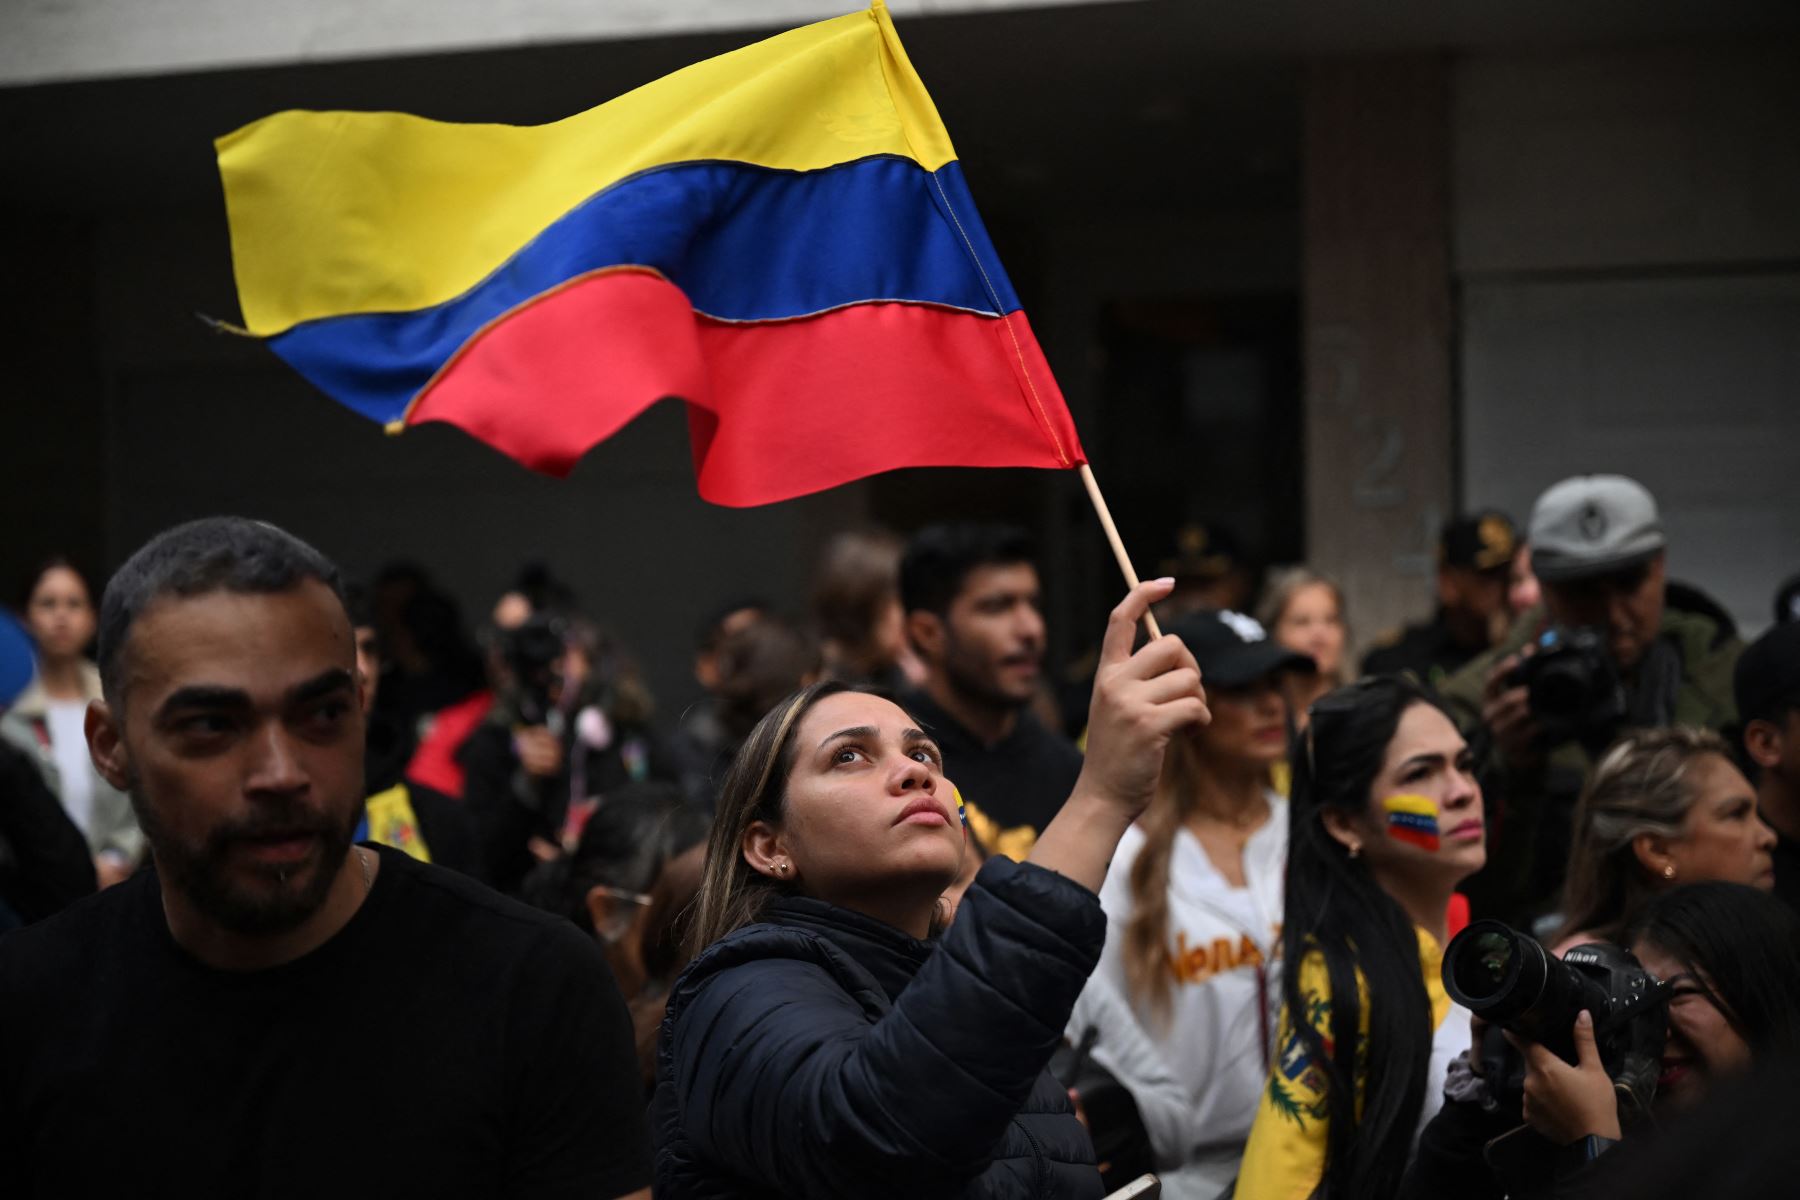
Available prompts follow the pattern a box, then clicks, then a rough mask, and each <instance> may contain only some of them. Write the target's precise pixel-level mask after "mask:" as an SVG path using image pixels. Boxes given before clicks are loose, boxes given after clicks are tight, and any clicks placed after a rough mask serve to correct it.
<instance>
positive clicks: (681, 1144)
mask: <svg viewBox="0 0 1800 1200" xmlns="http://www.w3.org/2000/svg"><path fill="white" fill-rule="evenodd" d="M1170 586H1171V582H1170V581H1169V580H1159V581H1157V582H1154V583H1149V584H1144V585H1142V586H1140V587H1138V588H1137V589H1135V590H1134V591H1133V592H1132V593H1131V594H1130V595H1129V596H1128V597H1127V598H1126V600H1125V601H1124V602H1123V603H1122V604H1120V605H1119V607H1118V608H1116V609H1115V610H1114V611H1113V614H1112V618H1111V621H1110V623H1109V626H1108V629H1107V636H1106V643H1105V649H1104V650H1103V652H1102V658H1101V666H1100V672H1099V675H1098V677H1097V680H1096V686H1095V692H1094V703H1093V708H1092V710H1091V723H1090V727H1089V728H1090V733H1089V742H1088V755H1087V759H1086V763H1085V765H1084V766H1083V769H1082V774H1081V778H1080V780H1079V781H1078V782H1077V784H1076V786H1075V789H1074V792H1073V793H1072V794H1071V796H1070V797H1069V800H1068V803H1067V804H1065V805H1064V806H1063V807H1062V809H1061V811H1060V812H1059V813H1058V814H1057V816H1056V818H1055V819H1054V820H1053V821H1052V822H1050V824H1049V826H1048V828H1046V829H1045V830H1044V832H1043V835H1042V836H1041V837H1040V838H1039V839H1038V840H1037V843H1036V845H1035V846H1034V847H1033V849H1032V852H1031V856H1030V858H1029V859H1028V860H1027V861H1025V862H1022V863H1019V862H1012V861H1010V860H1007V859H1004V858H999V857H996V858H993V859H990V860H989V861H988V862H987V864H986V865H985V866H983V867H982V869H981V871H980V873H979V874H977V875H976V876H975V878H974V882H973V883H972V884H971V885H970V886H969V888H968V890H967V891H966V892H965V893H964V894H963V895H962V897H961V901H960V903H959V904H956V905H955V908H954V920H953V921H952V922H951V923H950V924H949V926H948V929H947V930H946V931H945V932H943V933H942V934H941V935H940V936H936V937H934V936H933V935H932V930H933V928H934V926H936V927H941V926H942V925H943V923H944V919H945V917H946V915H947V914H948V910H949V909H950V908H951V901H950V898H949V897H947V896H946V895H945V893H946V891H947V890H948V889H950V888H951V887H952V884H953V882H954V881H956V880H957V879H958V878H959V877H961V873H962V865H963V860H964V857H965V855H966V854H967V853H968V839H967V835H966V834H965V833H964V831H963V829H962V828H961V827H960V823H959V821H958V819H957V812H956V809H957V801H956V793H955V789H954V788H953V787H952V786H951V784H950V783H949V781H948V780H946V779H945V778H944V775H943V767H942V756H941V753H940V751H939V750H938V748H937V746H936V744H935V743H933V742H932V740H931V739H930V738H929V737H927V736H926V734H925V733H924V732H923V731H922V730H921V729H920V728H919V727H918V723H917V722H916V721H915V720H914V719H913V718H912V717H911V715H910V714H908V713H907V712H905V711H904V710H903V709H901V708H900V707H899V706H898V705H896V704H894V703H892V702H891V701H888V700H885V699H882V698H881V697H879V696H876V695H872V694H870V693H868V692H863V691H858V690H855V689H853V688H847V687H845V686H844V685H843V684H839V683H822V684H816V685H814V686H813V687H811V688H808V689H806V690H804V691H802V692H800V693H799V694H797V695H796V696H793V697H791V698H790V699H789V700H787V701H786V702H785V703H783V704H781V705H779V706H777V707H776V708H775V710H774V711H772V712H771V713H770V714H769V715H768V716H767V717H765V718H764V719H763V721H762V722H761V723H760V724H759V725H758V726H757V728H756V729H755V730H754V731H753V732H752V733H751V735H750V738H749V740H748V741H747V742H746V743H745V746H744V749H743V751H742V752H741V753H740V755H739V757H738V760H737V762H736V763H735V764H734V765H733V768H732V773H731V775H730V777H729V778H728V779H727V781H726V784H725V788H724V791H723V794H722V795H721V798H720V804H719V809H718V817H717V822H716V824H715V826H714V830H713V836H712V839H711V843H710V846H709V848H708V849H709V853H708V863H707V870H706V877H705V880H704V882H703V883H702V886H701V892H700V899H699V909H698V912H697V914H696V918H695V925H696V928H695V934H694V940H695V944H697V945H705V946H706V949H704V950H703V951H701V953H700V954H699V955H698V957H696V959H695V960H694V962H693V963H692V964H690V965H689V967H688V969H687V971H686V972H685V973H684V974H683V975H682V977H681V978H680V979H679V980H678V981H677V983H676V985H675V988H674V990H673V993H672V994H671V997H670V1001H669V1015H668V1018H667V1020H666V1021H665V1023H664V1026H663V1030H662V1035H661V1041H660V1045H659V1049H658V1064H657V1065H658V1071H657V1086H656V1094H655V1098H654V1100H653V1102H652V1108H651V1120H652V1130H653V1133H654V1135H655V1137H656V1140H657V1154H656V1195H657V1196H658V1198H659V1200H686V1198H690V1197H702V1196H719V1195H733V1196H783V1197H841V1196H857V1197H861V1198H867V1200H884V1198H886V1197H893V1198H895V1200H901V1198H903V1197H904V1198H906V1200H914V1198H916V1197H920V1196H964V1197H1033V1198H1039V1200H1058V1198H1064V1197H1067V1198H1077V1197H1079V1198H1084V1200H1093V1198H1097V1197H1099V1196H1100V1194H1101V1182H1100V1175H1099V1172H1098V1171H1097V1170H1096V1168H1095V1167H1094V1165H1093V1147H1092V1144H1091V1142H1090V1141H1089V1138H1088V1135H1087V1132H1086V1130H1085V1129H1083V1128H1082V1126H1081V1125H1080V1124H1079V1122H1078V1121H1077V1119H1076V1117H1075V1114H1074V1112H1073V1110H1072V1108H1071V1106H1070V1103H1069V1099H1068V1095H1067V1092H1066V1090H1065V1089H1064V1088H1063V1087H1062V1085H1060V1084H1058V1083H1057V1082H1056V1081H1055V1079H1054V1078H1053V1077H1052V1076H1051V1075H1050V1074H1049V1073H1048V1072H1047V1071H1046V1070H1045V1067H1046V1065H1047V1064H1048V1062H1049V1060H1050V1056H1051V1054H1052V1052H1053V1051H1054V1050H1055V1049H1056V1048H1057V1045H1058V1043H1059V1042H1060V1040H1061V1035H1062V1030H1063V1027H1064V1024H1065V1023H1066V1022H1067V1020H1068V1016H1069V1012H1070V1010H1071V1009H1072V1008H1073V1006H1074V1003H1075V999H1076V997H1077V996H1078V995H1079V994H1080V992H1081V989H1082V986H1083V984H1084V983H1085V982H1086V980H1087V977H1088V974H1089V973H1090V972H1091V971H1092V970H1093V968H1094V964H1095V962H1096V961H1097V960H1098V958H1099V954H1100V949H1101V946H1102V944H1103V942H1104V940H1105V929H1106V920H1105V916H1104V914H1103V913H1102V911H1101V908H1100V902H1099V899H1098V898H1097V896H1096V895H1095V892H1096V890H1097V889H1098V888H1099V886H1100V882H1101V880H1102V878H1103V877H1104V876H1105V873H1106V866H1107V862H1108V860H1109V859H1110V858H1111V856H1112V852H1113V850H1114V848H1115V847H1116V846H1117V845H1118V842H1119V839H1120V837H1121V836H1122V835H1123V834H1124V832H1125V830H1126V829H1127V828H1128V827H1129V826H1130V824H1131V822H1132V821H1133V820H1134V819H1135V818H1136V817H1137V815H1138V814H1139V813H1140V812H1142V811H1143V809H1144V808H1145V806H1146V805H1147V804H1148V803H1149V800H1150V797H1151V794H1152V792H1153V791H1154V789H1155V784H1156V779H1157V776H1158V773H1159V772H1160V770H1161V767H1162V758H1163V751H1164V748H1165V747H1166V745H1167V743H1168V740H1169V738H1170V737H1171V736H1173V735H1174V734H1175V732H1176V731H1177V730H1179V729H1181V728H1183V727H1186V726H1191V725H1194V724H1196V723H1203V722H1204V721H1206V720H1207V719H1208V713H1207V711H1206V706H1205V701H1204V699H1203V698H1202V694H1201V691H1200V677H1199V671H1198V670H1197V668H1196V667H1195V666H1194V660H1193V656H1192V655H1191V654H1190V653H1189V652H1188V651H1187V649H1186V647H1184V646H1183V645H1182V643H1181V641H1180V640H1179V639H1178V638H1174V637H1163V638H1159V639H1157V640H1156V641H1153V642H1151V643H1149V644H1148V645H1146V646H1145V647H1144V648H1143V649H1141V650H1139V651H1138V652H1137V653H1135V654H1133V653H1132V652H1131V644H1132V639H1133V631H1134V627H1135V625H1136V622H1137V621H1138V620H1139V619H1141V618H1142V616H1143V615H1144V613H1145V612H1147V611H1148V609H1149V606H1150V605H1151V603H1153V602H1154V601H1156V600H1159V599H1161V598H1163V597H1164V596H1166V595H1167V594H1168V591H1169V589H1170Z"/></svg>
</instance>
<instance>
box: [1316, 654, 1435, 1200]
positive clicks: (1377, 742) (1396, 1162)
mask: <svg viewBox="0 0 1800 1200" xmlns="http://www.w3.org/2000/svg"><path fill="white" fill-rule="evenodd" d="M1415 704H1432V705H1434V706H1435V704H1436V701H1435V700H1433V699H1432V698H1431V697H1430V696H1429V695H1428V694H1427V693H1425V692H1424V691H1423V690H1421V689H1420V688H1419V687H1418V686H1417V685H1416V684H1413V683H1411V682H1410V681H1407V680H1404V679H1398V678H1389V677H1381V678H1374V679H1365V680H1363V681H1361V682H1360V683H1354V684H1351V685H1349V686H1348V687H1342V688H1338V689H1336V690H1335V691H1332V692H1328V693H1326V694H1325V695H1324V696H1323V697H1321V698H1320V699H1319V701H1318V702H1317V703H1315V704H1314V705H1313V707H1312V716H1311V722H1310V725H1309V728H1308V729H1307V731H1306V732H1305V733H1304V734H1302V735H1300V736H1299V737H1298V738H1296V739H1295V741H1294V745H1293V749H1292V752H1291V753H1290V755H1289V759H1290V762H1291V765H1292V768H1293V786H1292V791H1291V794H1290V796H1289V806H1288V820H1289V833H1288V864H1287V885H1286V891H1285V895H1286V900H1285V904H1286V909H1285V914H1284V916H1283V928H1282V935H1281V938H1282V968H1281V995H1282V1000H1283V1001H1284V1003H1285V1005H1286V1008H1287V1012H1288V1025H1289V1028H1290V1029H1292V1030H1293V1031H1294V1033H1295V1034H1296V1035H1297V1036H1298V1037H1299V1038H1300V1040H1301V1043H1302V1045H1303V1046H1304V1047H1305V1049H1306V1052H1307V1054H1308V1056H1309V1057H1310V1058H1311V1060H1312V1061H1313V1062H1314V1063H1316V1064H1319V1066H1320V1067H1321V1068H1322V1070H1323V1072H1324V1075H1325V1079H1326V1097H1325V1098H1326V1103H1327V1105H1328V1115H1329V1125H1328V1127H1327V1140H1326V1149H1325V1172H1324V1175H1323V1176H1322V1177H1321V1179H1320V1181H1319V1190H1318V1191H1317V1192H1316V1193H1315V1195H1317V1196H1321V1197H1327V1198H1329V1200H1343V1198H1344V1197H1370V1198H1375V1197H1387V1196H1392V1195H1393V1194H1394V1193H1395V1192H1397V1191H1398V1190H1399V1185H1400V1178H1401V1175H1402V1174H1403V1173H1404V1171H1405V1169H1406V1160H1407V1155H1408V1152H1409V1151H1410V1149H1411V1145H1412V1136H1413V1131H1414V1130H1415V1129H1416V1128H1417V1127H1418V1121H1419V1110H1420V1106H1421V1105H1422V1104H1423V1102H1424V1098H1425V1084H1426V1080H1425V1076H1426V1074H1427V1072H1428V1069H1429V1065H1430V1061H1431V1042H1432V1033H1433V1025H1432V1019H1431V999H1430V997H1429V996H1428V995H1427V994H1426V991H1425V984H1424V981H1423V980H1422V979H1421V978H1420V977H1419V942H1418V935H1417V934H1416V933H1415V932H1414V930H1413V923H1412V919H1411V918H1410V917H1408V916H1407V915H1406V912H1405V911H1404V910H1403V909H1402V908H1401V907H1400V905H1399V904H1398V903H1397V902H1396V901H1395V900H1394V899H1393V897H1391V896H1389V895H1388V894H1387V893H1386V892H1384V891H1382V890H1381V888H1380V886H1379V885H1378V884H1377V883H1376V882H1375V877H1374V876H1373V875H1372V874H1370V872H1369V868H1368V864H1367V863H1366V862H1364V861H1363V860H1362V859H1360V858H1352V857H1350V853H1349V851H1348V850H1347V849H1346V848H1345V846H1344V844H1343V843H1342V842H1340V841H1338V840H1337V839H1336V838H1334V837H1332V836H1331V834H1330V832H1329V831H1328V830H1327V829H1326V827H1325V823H1324V820H1323V815H1324V813H1325V811H1327V810H1331V811H1335V812H1338V813H1341V814H1343V815H1345V816H1360V815H1361V814H1363V813H1365V812H1366V811H1367V810H1368V807H1369V804H1370V801H1371V792H1372V789H1373V787H1374V783H1375V777H1376V775H1377V774H1379V773H1380V770H1381V764H1382V761H1383V759H1384V758H1385V756H1386V754H1387V748H1388V743H1389V742H1391V741H1393V739H1394V732H1395V730H1396V729H1398V728H1399V725H1400V718H1401V715H1402V714H1404V713H1405V712H1406V710H1407V709H1409V708H1411V707H1412V706H1413V705H1415ZM1313 956H1317V957H1318V958H1322V959H1323V960H1324V965H1325V969H1326V973H1327V975H1328V976H1329V978H1330V981H1331V1004H1330V1010H1329V1016H1328V1019H1327V1022H1326V1024H1327V1030H1326V1032H1325V1034H1323V1035H1321V1033H1320V1032H1319V1030H1318V1029H1317V1028H1315V1027H1314V1024H1313V1022H1312V1021H1311V1020H1308V1019H1307V1017H1308V999H1307V997H1306V996H1304V995H1303V994H1302V992H1301V988H1300V973H1301V967H1302V965H1303V964H1304V963H1305V962H1306V960H1307V959H1308V958H1309V957H1313ZM1359 972H1360V974H1361V976H1362V979H1363V981H1364V985H1365V987H1366V989H1367V995H1368V1007H1369V1012H1368V1022H1369V1033H1368V1036H1367V1037H1366V1038H1364V1037H1363V1036H1361V1034H1360V1032H1359V1028H1360V1025H1361V1021H1362V1015H1363V1014H1362V1011H1361V1010H1362V997H1361V996H1360V995H1359V993H1358V988H1357V976H1358V973H1359ZM1359 1075H1360V1076H1361V1078H1362V1081H1363V1083H1362V1089H1361V1091H1362V1116H1361V1117H1360V1119H1359V1118H1358V1116H1357V1091H1358V1089H1357V1079H1358V1077H1359Z"/></svg>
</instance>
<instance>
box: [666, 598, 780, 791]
mask: <svg viewBox="0 0 1800 1200" xmlns="http://www.w3.org/2000/svg"><path fill="white" fill-rule="evenodd" d="M769 611H770V609H769V606H768V604H767V603H765V602H764V601H762V600H757V599H749V598H740V599H737V600H733V601H732V602H730V603H729V604H726V605H724V606H722V607H720V608H718V609H716V610H714V611H713V612H712V613H710V614H708V616H707V617H706V619H705V620H704V621H702V622H701V623H700V627H699V629H698V630H697V631H696V633H695V637H694V667H693V669H694V682H695V683H696V684H698V685H699V686H700V696H699V697H698V698H697V699H695V700H694V701H692V702H691V703H689V704H688V706H687V707H686V708H684V709H682V710H681V715H680V717H679V718H678V719H677V720H676V723H675V731H674V732H673V733H672V734H671V735H670V737H669V752H670V755H671V757H672V758H673V760H674V764H675V774H676V778H677V779H679V780H680V781H681V789H682V791H683V792H684V793H686V795H687V797H688V799H689V801H690V802H692V803H694V804H698V805H701V806H703V807H710V806H711V804H712V801H713V797H714V795H715V794H716V792H717V788H718V767H719V764H720V763H721V762H729V761H730V758H731V755H730V751H729V750H728V749H727V744H728V743H729V741H730V737H731V735H730V734H729V733H727V732H726V730H725V724H724V721H723V720H722V719H721V717H720V715H719V647H721V646H722V645H724V643H725V639H727V638H729V637H730V636H731V635H732V634H734V633H737V632H739V631H740V630H743V629H747V628H749V627H750V626H751V625H754V624H755V623H756V622H757V621H759V620H761V619H762V618H763V617H764V616H766V615H767V614H768V613H769Z"/></svg>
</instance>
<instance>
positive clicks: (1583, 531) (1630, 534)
mask: <svg viewBox="0 0 1800 1200" xmlns="http://www.w3.org/2000/svg"><path fill="white" fill-rule="evenodd" d="M1527 536H1528V538H1529V540H1530V542H1531V569H1532V571H1533V572H1535V573H1536V574H1537V577H1538V578H1539V579H1542V580H1544V581H1546V582H1549V583H1557V582H1560V581H1563V580H1568V579H1583V578H1587V577H1589V576H1593V575H1605V574H1607V573H1609V572H1612V571H1618V570H1622V569H1623V568H1625V567H1631V566H1636V565H1637V564H1638V563H1641V562H1645V561H1648V560H1649V559H1651V558H1653V557H1654V556H1655V555H1656V554H1657V552H1658V551H1660V550H1662V548H1663V547H1664V546H1666V545H1667V544H1668V539H1667V538H1665V537H1664V536H1663V528H1662V517H1661V516H1660V515H1659V514H1658V513H1657V511H1656V500H1655V498H1654V497H1652V496H1651V495H1650V493H1649V491H1648V490H1646V489H1645V487H1644V485H1643V484H1641V483H1639V482H1638V481H1637V480H1635V479H1627V478H1626V477H1625V476H1623V475H1577V476H1575V477H1574V478H1572V479H1565V480H1563V481H1562V482H1561V483H1558V484H1556V485H1555V486H1553V487H1552V488H1550V490H1549V491H1547V492H1545V493H1544V494H1543V495H1541V496H1539V497H1538V499H1537V503H1536V504H1535V505H1533V506H1532V509H1531V527H1530V532H1529V534H1528V535H1527Z"/></svg>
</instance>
